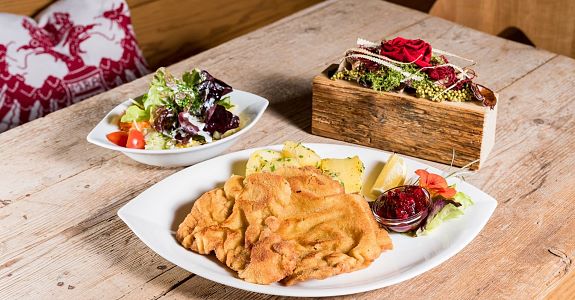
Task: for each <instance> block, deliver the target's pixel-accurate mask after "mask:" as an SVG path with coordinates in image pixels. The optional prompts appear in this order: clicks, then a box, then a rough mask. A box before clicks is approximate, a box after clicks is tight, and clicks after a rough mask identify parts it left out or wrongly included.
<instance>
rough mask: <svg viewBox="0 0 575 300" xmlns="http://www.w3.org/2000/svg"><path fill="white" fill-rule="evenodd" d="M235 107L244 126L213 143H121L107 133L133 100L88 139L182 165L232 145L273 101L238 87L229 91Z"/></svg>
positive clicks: (152, 161) (158, 162) (143, 158)
mask: <svg viewBox="0 0 575 300" xmlns="http://www.w3.org/2000/svg"><path fill="white" fill-rule="evenodd" d="M228 95H229V96H230V98H231V101H232V103H233V104H234V107H233V108H231V109H230V111H231V112H233V113H234V114H235V115H237V116H239V118H240V129H239V130H238V131H237V132H235V133H234V134H232V135H229V136H227V137H224V138H222V139H220V140H216V141H213V142H211V143H207V144H203V145H198V146H193V147H188V148H176V149H166V150H147V149H133V148H126V147H121V146H118V145H116V144H114V143H112V142H110V141H109V140H108V139H107V138H106V135H107V134H109V133H112V132H114V131H117V130H118V125H117V122H118V120H119V118H120V116H121V115H122V114H123V113H124V112H125V111H126V109H127V108H128V107H129V106H130V105H131V104H132V100H126V101H124V102H123V103H121V104H119V105H118V106H116V107H115V108H114V109H112V110H111V111H110V112H109V113H108V114H107V115H106V116H105V117H104V118H103V119H102V120H101V121H100V122H99V123H98V124H97V125H96V127H94V129H92V131H91V132H90V133H89V134H88V136H87V140H88V142H90V143H92V144H95V145H98V146H100V147H104V148H107V149H110V150H115V151H120V152H122V153H123V154H125V155H126V156H128V157H129V158H131V159H133V160H135V161H137V162H140V163H143V164H147V165H152V166H160V167H180V166H189V165H193V164H195V163H198V162H201V161H204V160H207V159H210V158H212V157H216V156H218V155H220V154H221V153H223V152H224V151H226V150H227V149H229V148H230V147H231V146H232V145H233V144H234V143H235V142H237V141H238V139H239V138H240V137H241V136H242V135H243V134H245V133H246V132H248V131H249V130H250V129H251V128H252V127H254V125H255V124H256V123H257V121H258V120H259V119H260V118H261V116H262V115H263V113H264V111H265V110H266V108H267V106H268V104H269V102H268V100H267V99H265V98H263V97H260V96H258V95H255V94H252V93H248V92H244V91H239V90H234V91H233V92H231V93H229V94H228Z"/></svg>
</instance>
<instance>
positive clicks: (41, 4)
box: [0, 0, 322, 69]
mask: <svg viewBox="0 0 575 300" xmlns="http://www.w3.org/2000/svg"><path fill="white" fill-rule="evenodd" d="M54 1H55V0H2V1H0V12H7V13H14V14H21V15H27V16H33V15H35V14H36V13H38V12H39V11H41V10H42V9H43V8H45V7H47V6H49V5H50V4H51V3H53V2H54ZM321 1H322V0H290V1H283V0H242V1H229V0H211V1H204V0H127V2H128V6H129V7H130V12H131V14H132V24H133V25H134V31H135V34H136V38H137V40H138V44H139V45H140V47H141V48H142V52H143V53H144V57H145V58H146V60H147V61H148V64H149V65H150V67H151V68H152V69H156V68H158V67H161V66H166V65H168V64H172V63H175V62H177V61H180V60H182V59H184V58H186V57H189V56H190V55H192V54H196V53H199V52H201V51H204V50H206V49H209V48H212V47H214V46H216V45H219V44H221V43H223V42H225V41H228V40H230V39H232V38H235V37H237V36H240V35H242V34H245V33H247V32H250V31H252V30H255V29H257V28H260V27H262V26H264V25H266V24H270V23H272V22H274V21H276V20H279V19H281V18H283V17H285V16H288V15H290V14H292V13H294V12H296V11H299V10H301V9H303V8H306V7H308V6H311V5H313V4H316V3H319V2H321Z"/></svg>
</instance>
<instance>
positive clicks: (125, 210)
mask: <svg viewBox="0 0 575 300" xmlns="http://www.w3.org/2000/svg"><path fill="white" fill-rule="evenodd" d="M303 144H304V145H305V146H306V147H309V148H311V149H314V148H315V147H318V146H320V147H339V148H346V149H348V150H357V149H360V151H368V152H380V153H383V154H386V155H390V154H391V153H389V152H387V151H383V150H378V149H373V148H367V147H363V146H352V145H340V144H326V143H303ZM281 147H282V145H270V146H262V147H256V148H250V149H244V150H239V151H236V152H231V153H227V154H224V155H220V156H217V157H214V158H212V159H209V160H206V161H204V162H201V163H198V164H196V165H194V166H190V167H187V168H185V169H183V170H180V171H178V172H176V173H174V174H172V175H170V176H168V177H166V178H164V179H163V180H161V181H159V182H157V183H156V184H154V185H152V186H151V187H149V188H148V189H146V190H145V191H143V192H142V193H141V194H139V195H138V196H137V197H135V198H134V199H132V200H130V201H129V202H127V203H126V204H125V205H124V206H122V207H121V208H120V209H119V210H118V216H119V217H120V219H122V221H124V223H126V225H127V226H128V227H129V228H130V230H132V232H133V233H134V234H135V235H136V236H137V237H138V238H139V239H140V240H141V241H142V242H144V244H146V246H148V247H149V248H150V249H152V250H153V251H154V252H155V253H157V254H158V255H160V256H162V257H163V258H164V259H166V260H168V261H170V262H171V263H173V264H175V265H178V263H177V262H176V261H174V260H173V259H172V258H171V257H169V255H165V253H159V252H157V251H156V249H154V246H153V242H152V241H150V240H148V239H147V238H146V237H144V236H141V235H140V234H139V233H138V230H137V229H136V228H134V227H135V226H134V225H133V224H132V222H131V221H130V218H136V219H137V218H139V217H138V216H137V215H133V214H131V213H130V211H129V210H130V206H131V205H133V204H134V203H135V201H137V199H139V198H140V197H141V196H142V195H144V194H145V193H146V191H148V190H149V189H151V188H153V187H155V186H158V185H161V184H162V183H163V182H166V181H168V180H170V178H172V177H175V176H182V174H185V172H191V171H190V170H193V169H194V168H200V167H201V164H204V163H208V162H210V161H213V160H218V159H222V160H225V159H226V158H228V157H232V156H235V155H240V154H243V153H251V152H252V151H256V150H259V149H275V150H278V149H281ZM246 157H247V156H246ZM402 157H403V158H404V160H406V162H407V163H408V164H409V163H413V164H416V165H423V166H425V167H426V169H428V170H429V171H430V172H435V173H439V174H441V173H443V172H442V171H441V170H439V169H437V168H434V167H432V166H429V165H427V164H426V163H423V162H418V161H415V160H413V159H410V158H409V157H406V156H403V155H402ZM198 165H200V166H199V167H198ZM463 184H465V185H467V186H468V187H469V188H472V189H475V190H476V191H477V192H479V193H481V194H482V196H483V197H482V202H485V204H486V205H487V207H486V211H484V215H485V218H483V219H482V221H481V223H480V224H477V226H475V227H473V230H472V231H470V232H469V234H467V235H466V236H465V238H463V240H462V241H461V242H460V243H458V244H457V245H456V246H452V247H450V248H448V249H447V250H445V251H443V252H442V253H440V254H438V255H435V256H434V257H433V259H430V260H427V261H426V262H427V263H426V264H425V265H424V266H422V265H419V266H418V267H416V268H413V269H411V270H410V272H406V273H404V274H401V275H398V276H396V277H394V278H393V279H391V280H387V281H385V282H384V283H382V282H372V283H369V284H364V285H361V286H358V287H352V288H349V287H346V288H344V289H327V290H323V289H318V290H306V292H307V293H306V294H302V293H301V292H298V291H297V290H296V291H290V290H289V289H284V288H282V289H279V290H273V289H271V288H270V286H269V285H258V284H252V283H248V282H244V281H226V280H225V278H224V279H223V278H222V277H221V276H220V275H219V274H217V273H213V272H205V273H202V274H198V273H195V272H194V271H192V270H189V269H187V268H184V267H182V268H183V269H185V270H187V271H189V272H191V273H193V274H195V275H196V276H200V277H203V278H206V279H208V280H211V281H214V282H217V283H220V284H223V285H227V286H231V287H234V288H238V289H241V290H245V291H249V292H257V293H262V294H269V295H276V296H290V297H330V296H343V295H351V294H357V293H362V292H368V291H372V290H376V289H380V288H384V287H387V286H391V285H394V284H398V283H400V282H403V281H406V280H409V279H412V278H414V277H417V276H419V275H421V274H423V273H425V272H427V271H429V270H431V269H433V268H435V267H437V266H438V265H440V264H442V263H443V262H445V261H447V260H448V259H449V258H451V257H453V256H455V255H456V254H457V253H459V252H460V251H461V250H463V249H464V248H465V247H466V246H467V245H468V244H469V243H471V241H473V240H474V239H475V237H477V235H479V233H480V232H481V230H482V229H483V228H484V227H485V225H486V224H487V222H488V221H489V219H490V218H491V216H492V214H493V212H494V211H495V208H496V207H497V204H498V203H497V200H495V199H494V198H493V197H491V196H489V195H488V194H487V193H485V192H483V191H481V190H480V189H478V188H476V187H475V186H473V185H471V184H469V183H463ZM473 200H476V199H473ZM461 217H465V215H463V216H461ZM392 251H396V250H395V249H394V250H392ZM178 266H179V265H178ZM368 268H369V267H368ZM326 280H327V279H326ZM286 288H290V287H286Z"/></svg>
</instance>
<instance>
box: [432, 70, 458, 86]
mask: <svg viewBox="0 0 575 300" xmlns="http://www.w3.org/2000/svg"><path fill="white" fill-rule="evenodd" d="M427 74H428V75H429V78H430V79H431V80H434V81H439V82H440V83H441V84H443V86H444V87H450V86H451V85H453V84H454V83H456V82H457V80H458V79H457V76H456V75H455V69H454V68H453V67H450V66H443V67H437V68H433V69H428V71H427Z"/></svg>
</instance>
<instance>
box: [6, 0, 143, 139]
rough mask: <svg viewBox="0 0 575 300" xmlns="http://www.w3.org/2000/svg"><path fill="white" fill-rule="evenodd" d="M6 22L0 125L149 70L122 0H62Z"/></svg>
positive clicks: (14, 123)
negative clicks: (34, 12) (30, 16)
mask: <svg viewBox="0 0 575 300" xmlns="http://www.w3.org/2000/svg"><path fill="white" fill-rule="evenodd" d="M0 24H2V26H0V132H3V131H6V130H8V129H10V128H13V127H15V126H18V125H20V124H23V123H26V122H28V121H31V120H33V119H36V118H39V117H42V116H44V115H46V114H48V113H50V112H53V111H56V110H58V109H61V108H63V107H66V106H68V105H70V104H73V103H76V102H78V101H80V100H82V99H85V98H87V97H89V96H92V95H95V94H98V93H100V92H103V91H105V90H108V89H111V88H113V87H116V86H118V85H121V84H123V83H125V82H128V81H131V80H134V79H136V78H138V77H140V76H142V75H145V74H147V73H149V70H148V67H147V64H146V62H145V60H144V58H143V56H142V52H141V51H140V48H139V47H138V44H137V43H136V38H135V36H134V31H133V29H132V22H131V19H130V12H129V10H128V5H127V4H126V3H125V1H124V0H105V1H94V0H60V1H57V2H56V3H54V4H52V5H51V6H50V7H48V8H47V9H45V10H44V11H42V12H41V13H40V14H39V15H38V16H37V17H36V19H32V18H29V17H25V16H17V15H12V14H3V13H0Z"/></svg>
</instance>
